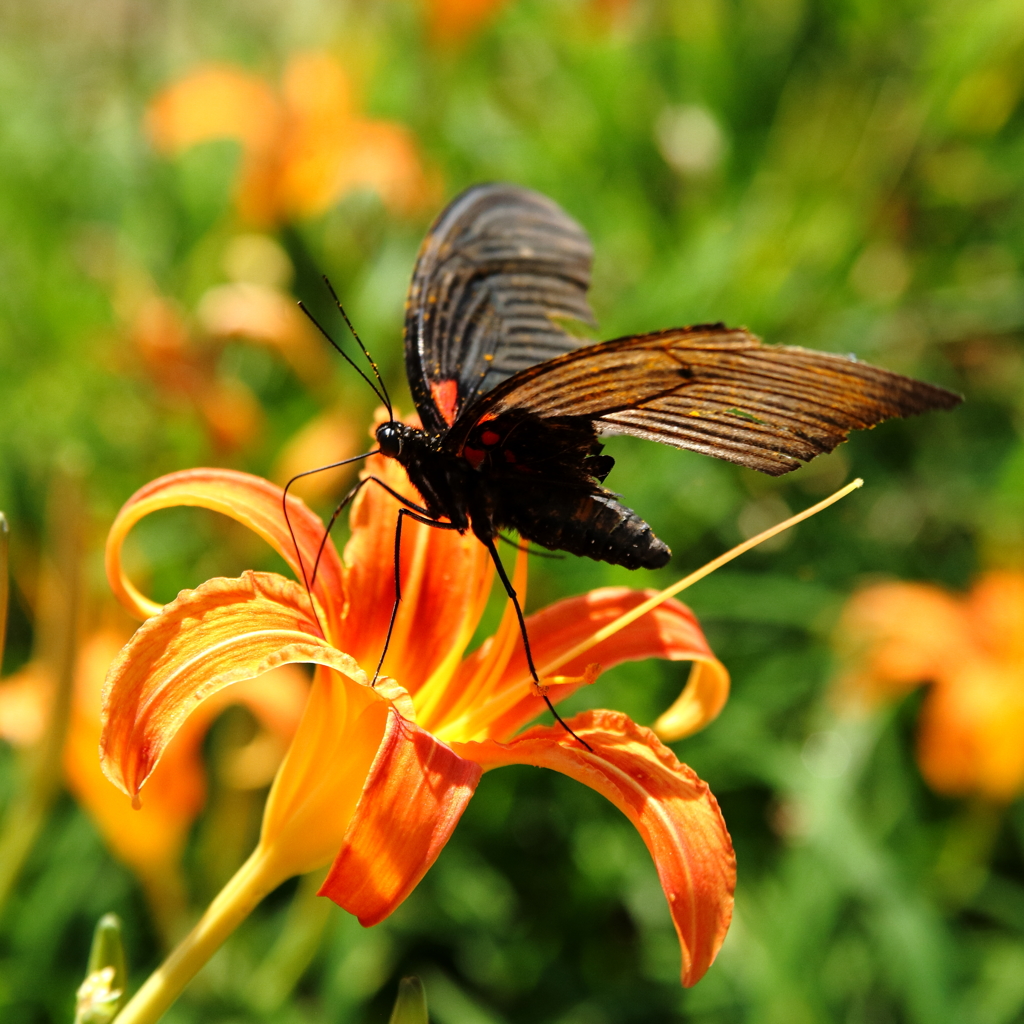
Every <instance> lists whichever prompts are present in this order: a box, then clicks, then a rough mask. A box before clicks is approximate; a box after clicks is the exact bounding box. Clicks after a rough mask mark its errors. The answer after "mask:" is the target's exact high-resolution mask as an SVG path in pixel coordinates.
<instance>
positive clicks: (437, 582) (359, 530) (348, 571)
mask: <svg viewBox="0 0 1024 1024" xmlns="http://www.w3.org/2000/svg"><path fill="white" fill-rule="evenodd" d="M366 468H367V472H368V473H369V474H371V475H373V476H375V477H378V478H379V479H381V480H383V481H384V482H385V483H386V484H388V486H390V487H393V488H394V489H395V490H396V491H398V493H399V494H402V495H405V496H407V497H408V498H409V499H410V500H411V501H415V502H417V503H419V502H420V501H421V500H422V499H421V498H420V496H419V495H418V494H417V493H416V490H415V489H414V488H413V487H412V485H411V484H410V483H409V479H408V477H407V476H406V475H405V471H404V470H403V469H402V468H401V467H400V466H399V464H398V463H397V462H395V461H394V460H393V459H385V458H383V457H377V458H373V459H369V460H368V461H367V467H366ZM399 507H400V506H399V503H398V502H397V501H396V500H395V498H393V497H392V496H391V495H390V494H388V493H387V492H386V491H385V490H384V489H383V488H382V487H380V486H378V485H377V484H375V483H373V482H372V481H370V482H368V483H367V484H365V485H364V487H363V489H362V490H361V491H360V492H359V497H358V498H357V499H356V501H355V503H354V505H353V509H352V518H351V525H352V539H351V540H350V541H349V542H348V544H347V545H346V546H345V583H346V593H347V594H349V595H353V596H352V597H351V598H350V599H349V600H348V602H347V603H346V605H345V609H344V613H343V616H344V618H343V625H342V628H341V631H340V633H339V636H338V637H337V638H336V642H337V644H338V646H339V647H341V648H342V649H343V650H345V651H348V652H349V653H350V654H351V655H352V656H353V657H354V658H355V659H356V661H358V662H359V663H360V664H361V665H366V666H368V667H369V666H373V665H376V663H377V659H378V658H379V657H380V652H381V651H382V650H383V649H384V638H385V636H386V635H387V629H388V620H389V619H390V617H391V608H392V606H393V604H394V600H395V575H394V550H395V524H396V522H397V519H398V510H399ZM401 574H402V577H401V578H402V604H401V606H400V607H399V609H398V617H397V618H396V619H395V629H394V633H393V634H392V637H391V645H390V646H389V648H388V656H387V658H386V659H385V660H384V671H385V672H386V673H387V674H388V675H390V676H393V677H394V678H395V679H400V680H401V682H402V685H403V686H405V687H406V688H407V689H408V690H409V692H410V693H413V694H415V693H416V692H417V690H419V688H420V687H421V686H422V685H423V684H424V683H425V682H426V681H427V680H428V679H429V678H430V676H431V675H432V674H433V673H434V672H435V671H436V670H437V669H438V668H439V667H440V666H441V665H442V664H445V663H449V662H451V663H452V665H453V667H454V663H455V662H457V660H458V658H460V657H461V656H462V654H463V652H464V651H465V649H466V646H467V645H468V644H469V642H470V640H471V639H472V637H473V631H474V630H475V629H476V625H477V622H478V621H479V619H480V616H481V615H482V614H483V608H484V605H485V604H486V601H487V595H488V593H489V591H490V585H491V578H492V566H491V561H490V558H489V556H488V554H487V549H486V548H484V546H483V545H482V544H481V543H480V542H479V541H478V540H477V539H476V538H475V537H473V536H470V535H468V534H467V535H466V536H461V535H460V534H458V533H456V532H455V531H454V530H439V529H436V528H434V527H430V526H426V525H424V524H422V523H417V522H414V521H411V520H409V519H406V520H405V522H404V524H403V527H402V566H401ZM355 595H358V596H355ZM437 623H443V624H444V628H443V629H442V630H438V628H437Z"/></svg>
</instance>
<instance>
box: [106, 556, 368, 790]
mask: <svg viewBox="0 0 1024 1024" xmlns="http://www.w3.org/2000/svg"><path fill="white" fill-rule="evenodd" d="M290 662H314V663H317V664H322V665H328V666H330V667H332V668H335V669H337V670H338V671H340V672H342V673H344V674H345V675H346V676H348V677H349V678H351V679H354V680H358V681H361V682H365V675H364V673H363V672H362V670H361V669H360V668H359V667H358V666H357V665H356V664H355V662H353V661H352V659H351V658H350V657H348V655H346V654H342V653H341V652H340V651H338V650H335V648H333V647H331V646H330V645H329V644H327V643H326V642H325V641H324V640H322V639H321V638H320V637H319V636H318V635H317V633H316V623H315V621H314V619H313V617H312V614H311V612H310V610H309V599H308V597H307V595H306V592H305V590H304V589H303V587H302V586H300V585H299V584H298V583H295V582H293V581H292V580H286V579H285V578H284V577H283V576H277V575H274V574H273V573H255V572H247V573H245V574H244V575H243V576H242V577H241V578H240V579H214V580H209V581H208V582H206V583H204V584H203V585H202V586H201V587H199V588H197V589H196V590H184V591H182V592H181V594H179V595H178V597H177V599H176V600H174V601H172V602H171V603H170V604H168V605H166V606H165V607H164V608H163V610H162V611H161V613H160V614H159V615H156V616H154V617H153V618H151V619H149V620H147V621H146V622H145V623H143V625H142V626H140V627H139V629H138V631H137V632H136V633H135V635H134V636H133V637H132V639H131V641H130V642H129V643H128V644H127V645H126V646H125V648H124V649H123V650H122V651H121V653H120V654H119V655H118V657H117V658H116V659H115V660H114V663H113V664H112V665H111V666H110V671H109V673H108V674H107V682H106V687H105V690H104V694H103V736H102V740H101V744H100V754H101V759H102V762H103V770H104V772H105V773H106V775H107V777H108V778H109V779H110V780H111V781H112V782H113V783H114V784H115V785H116V786H119V787H120V788H121V789H123V790H124V791H125V792H126V793H128V794H129V795H130V796H132V797H133V798H137V797H138V793H139V790H140V788H141V787H142V784H143V783H144V782H145V781H146V779H147V778H148V777H149V775H150V773H151V772H152V771H153V768H154V767H155V765H156V763H157V761H158V760H159V758H160V755H161V754H162V753H163V751H164V749H165V747H166V746H167V744H168V742H169V741H170V739H171V738H172V737H173V736H174V734H175V733H176V732H177V731H178V729H179V728H180V727H181V725H182V723H183V722H184V721H185V719H186V718H187V717H188V715H189V713H190V712H191V711H192V709H193V708H195V707H196V705H198V704H199V703H201V702H202V701H203V700H205V699H206V698H207V697H210V696H211V695H212V694H214V693H216V692H217V691H218V690H221V689H223V688H224V687H225V686H228V685H230V684H231V683H237V682H241V681H242V680H243V679H252V678H254V677H255V676H258V675H262V674H263V673H264V672H267V671H269V670H270V669H272V668H276V667H277V666H279V665H284V664H288V663H290Z"/></svg>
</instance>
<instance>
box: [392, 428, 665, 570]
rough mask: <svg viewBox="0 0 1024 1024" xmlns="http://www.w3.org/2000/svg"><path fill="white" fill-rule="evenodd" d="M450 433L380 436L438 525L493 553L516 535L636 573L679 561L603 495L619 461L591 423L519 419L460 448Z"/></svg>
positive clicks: (397, 431)
mask: <svg viewBox="0 0 1024 1024" xmlns="http://www.w3.org/2000/svg"><path fill="white" fill-rule="evenodd" d="M449 441H450V439H449V438H448V437H446V435H443V434H440V435H438V434H435V435H430V434H428V433H426V432H425V431H423V430H419V429H417V428H415V427H410V426H407V425H405V424H401V423H394V422H389V423H383V424H381V426H380V427H379V428H378V429H377V442H378V444H379V445H380V450H381V452H382V454H384V455H386V456H390V457H391V458H395V459H397V460H398V461H399V462H400V463H401V464H402V466H403V467H404V468H405V470H406V472H407V473H408V474H409V479H410V481H411V482H412V484H413V486H414V487H415V488H416V489H417V491H419V493H420V496H421V497H422V498H423V503H424V506H425V507H426V510H427V512H428V513H429V515H430V517H431V518H433V519H442V518H444V519H447V520H448V521H449V522H450V523H451V524H452V525H453V526H454V527H455V528H456V529H458V530H459V531H460V532H465V531H466V530H467V529H470V528H471V529H472V530H473V533H474V534H475V536H476V537H478V538H479V539H480V540H481V541H482V542H483V543H484V544H487V543H488V542H493V540H494V538H495V537H496V536H497V534H498V533H499V531H501V530H515V531H517V532H518V533H519V534H520V536H522V537H523V538H525V539H526V540H529V541H533V542H534V543H536V544H540V545H541V546H543V547H546V548H549V549H550V550H560V551H568V552H570V553H572V554H576V555H586V556H589V557H590V558H594V559H597V560H599V561H604V562H610V563H612V564H613V565H623V566H626V567H627V568H629V569H639V568H648V569H656V568H659V567H660V566H662V565H664V564H665V563H666V562H668V560H669V558H670V557H671V552H670V551H669V549H668V548H667V547H666V546H665V544H663V543H662V542H661V541H660V540H659V539H658V538H657V537H656V536H655V535H654V532H653V531H652V530H651V528H650V526H648V524H647V523H645V522H644V521H643V520H642V519H641V518H640V517H639V516H638V515H637V514H636V513H635V512H633V511H632V509H629V508H627V507H626V506H624V505H622V504H621V503H620V502H619V501H618V500H617V496H616V495H614V494H612V493H611V492H610V491H608V490H606V489H605V488H604V487H602V486H601V481H602V480H603V479H604V477H605V476H607V474H608V472H609V471H610V470H611V468H612V466H613V464H614V460H612V459H611V457H610V456H607V455H602V454H601V447H602V446H601V444H600V442H599V441H598V439H597V432H596V430H595V429H594V427H593V424H592V423H591V422H590V421H589V420H587V419H585V418H582V417H557V418H552V419H546V420H545V419H541V418H540V417H537V416H534V415H532V414H529V413H523V412H519V411H512V412H510V413H506V414H504V415H502V416H499V417H495V418H494V419H490V420H485V421H484V422H482V423H479V424H476V425H475V426H474V428H473V429H472V430H471V431H470V432H469V433H468V436H467V437H466V439H465V441H464V442H463V443H462V444H461V445H459V446H458V448H455V447H454V446H453V445H451V444H450V443H449Z"/></svg>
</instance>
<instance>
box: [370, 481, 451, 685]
mask: <svg viewBox="0 0 1024 1024" xmlns="http://www.w3.org/2000/svg"><path fill="white" fill-rule="evenodd" d="M368 479H371V480H375V479H376V477H368ZM377 483H380V484H381V486H382V487H384V488H385V490H388V491H391V488H390V487H388V486H387V484H383V483H381V481H379V480H377ZM391 493H392V494H395V492H394V491H391ZM395 497H396V498H398V499H399V500H400V501H405V499H404V498H402V497H401V496H400V495H398V494H395ZM406 504H411V502H406ZM424 511H425V510H424ZM406 517H408V518H409V519H413V520H415V521H416V522H417V523H423V525H424V526H432V527H434V529H436V530H457V529H458V527H457V526H455V525H454V524H452V523H442V522H440V521H439V520H437V519H431V518H429V517H428V516H425V515H424V516H421V515H419V514H418V513H416V512H412V511H410V510H409V509H407V508H400V509H399V510H398V522H397V523H396V524H395V603H394V605H392V607H391V620H390V621H389V622H388V632H387V636H386V637H385V638H384V650H382V651H381V652H380V661H378V662H377V669H376V671H375V672H374V673H373V682H372V683H371V684H370V685H371V686H376V685H377V679H378V678H379V677H380V670H381V666H382V665H383V664H384V658H385V657H386V656H387V653H388V648H389V647H390V646H391V634H392V632H393V631H394V628H395V619H396V618H397V617H398V606H399V605H400V604H401V603H402V576H401V568H402V521H403V520H404V519H405V518H406Z"/></svg>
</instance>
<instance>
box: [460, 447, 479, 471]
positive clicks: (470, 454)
mask: <svg viewBox="0 0 1024 1024" xmlns="http://www.w3.org/2000/svg"><path fill="white" fill-rule="evenodd" d="M461 454H462V457H463V458H464V459H465V460H466V461H467V462H468V463H469V464H470V465H471V466H472V467H473V468H474V469H479V468H480V463H481V462H483V461H484V453H483V450H482V449H480V448H470V447H469V445H466V446H465V447H464V448H463V449H462V453H461Z"/></svg>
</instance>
